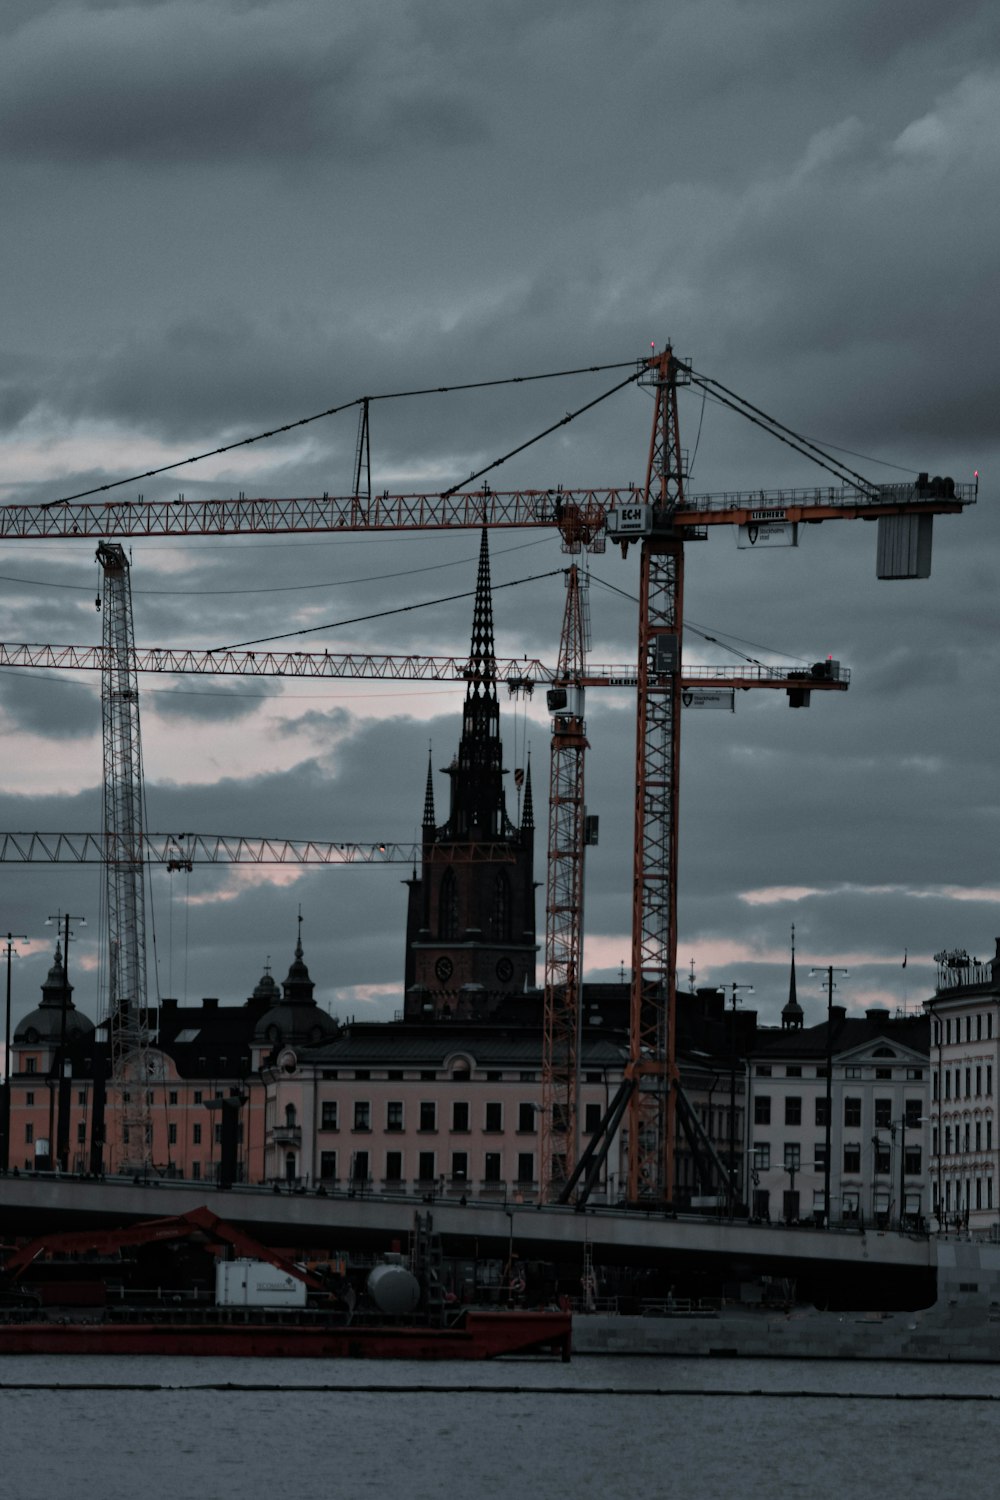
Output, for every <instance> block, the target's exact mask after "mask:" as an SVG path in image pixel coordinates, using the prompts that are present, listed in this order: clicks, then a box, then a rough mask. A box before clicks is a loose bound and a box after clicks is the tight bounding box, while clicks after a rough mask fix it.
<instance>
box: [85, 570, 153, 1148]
mask: <svg viewBox="0 0 1000 1500" xmlns="http://www.w3.org/2000/svg"><path fill="white" fill-rule="evenodd" d="M97 560H98V562H99V563H100V565H101V568H102V569H103V572H104V591H103V611H104V627H103V646H104V653H105V658H104V669H103V671H102V674H101V721H102V733H103V745H104V820H103V821H104V842H105V850H104V870H105V889H106V898H107V921H108V983H107V1007H106V1019H107V1022H108V1038H109V1043H110V1048H111V1079H112V1090H113V1092H114V1095H115V1105H116V1108H115V1112H114V1115H115V1120H116V1122H117V1135H118V1139H117V1140H116V1141H114V1142H112V1143H111V1145H112V1151H113V1161H114V1165H115V1166H116V1168H117V1169H118V1170H119V1171H134V1170H135V1169H136V1168H142V1167H145V1166H147V1165H148V1164H149V1138H150V1134H151V1132H150V1128H149V1125H150V1119H149V1104H148V1102H147V1097H146V1095H147V1089H148V1085H149V1032H148V1021H147V1012H146V903H145V882H144V863H143V837H142V825H143V815H142V813H143V778H142V742H141V739H140V735H139V689H138V681H137V677H136V671H135V640H134V633H133V626H132V586H131V582H130V578H129V564H128V559H127V558H126V556H125V551H124V548H123V547H121V546H120V544H119V543H118V542H103V541H102V542H101V543H100V544H99V546H98V548H97Z"/></svg>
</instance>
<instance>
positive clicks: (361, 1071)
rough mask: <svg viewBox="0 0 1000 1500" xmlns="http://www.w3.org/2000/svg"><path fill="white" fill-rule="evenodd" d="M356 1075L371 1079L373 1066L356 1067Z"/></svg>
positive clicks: (360, 1077) (356, 1076) (362, 1078)
mask: <svg viewBox="0 0 1000 1500" xmlns="http://www.w3.org/2000/svg"><path fill="white" fill-rule="evenodd" d="M354 1076H355V1078H358V1079H361V1080H362V1081H364V1080H366V1079H369V1078H370V1077H371V1076H372V1071H371V1068H355V1070H354Z"/></svg>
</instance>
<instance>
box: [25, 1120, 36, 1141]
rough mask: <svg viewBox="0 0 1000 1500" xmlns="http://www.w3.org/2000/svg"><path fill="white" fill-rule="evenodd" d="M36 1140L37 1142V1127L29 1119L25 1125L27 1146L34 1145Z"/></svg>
mask: <svg viewBox="0 0 1000 1500" xmlns="http://www.w3.org/2000/svg"><path fill="white" fill-rule="evenodd" d="M34 1142H35V1127H34V1125H32V1123H31V1121H30V1120H29V1121H28V1123H27V1125H25V1127H24V1144H25V1145H26V1146H32V1145H34Z"/></svg>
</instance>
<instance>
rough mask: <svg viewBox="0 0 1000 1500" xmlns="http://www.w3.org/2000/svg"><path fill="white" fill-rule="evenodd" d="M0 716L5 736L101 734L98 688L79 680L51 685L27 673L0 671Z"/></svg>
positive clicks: (69, 737)
mask: <svg viewBox="0 0 1000 1500" xmlns="http://www.w3.org/2000/svg"><path fill="white" fill-rule="evenodd" d="M0 713H2V714H3V718H4V720H5V723H6V727H7V732H8V733H12V732H16V731H18V730H20V731H22V732H24V733H28V734H37V735H42V736H43V737H45V738H47V739H55V740H75V739H89V738H91V737H92V736H94V735H100V732H101V698H100V687H99V686H95V685H94V683H93V682H90V681H88V680H87V679H86V678H85V677H82V676H81V677H78V678H76V679H75V680H70V681H68V682H67V681H65V680H63V681H60V682H59V683H58V684H53V682H52V681H51V680H50V679H47V678H45V677H44V676H43V675H42V674H38V673H32V672H31V671H30V670H26V671H21V670H14V669H13V668H8V669H2V668H0Z"/></svg>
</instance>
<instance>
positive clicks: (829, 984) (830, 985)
mask: <svg viewBox="0 0 1000 1500" xmlns="http://www.w3.org/2000/svg"><path fill="white" fill-rule="evenodd" d="M848 972H849V971H848V970H847V969H837V968H834V966H833V964H827V965H826V967H825V968H815V969H810V970H809V973H810V975H812V974H825V975H826V1131H825V1138H826V1161H825V1162H824V1163H823V1226H824V1228H825V1229H829V1227H830V1218H831V1214H830V1151H831V1146H832V1135H831V1128H832V1125H833V992H834V990H835V989H836V987H837V986H836V984H835V982H834V978H833V976H834V974H844V975H845V976H846V975H847V973H848Z"/></svg>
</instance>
